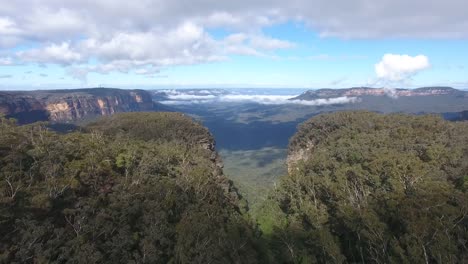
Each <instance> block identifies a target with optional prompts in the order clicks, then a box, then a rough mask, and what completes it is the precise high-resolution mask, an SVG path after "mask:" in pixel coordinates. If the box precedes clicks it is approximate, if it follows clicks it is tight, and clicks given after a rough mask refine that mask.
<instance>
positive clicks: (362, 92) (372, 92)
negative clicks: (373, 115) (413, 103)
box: [292, 87, 468, 100]
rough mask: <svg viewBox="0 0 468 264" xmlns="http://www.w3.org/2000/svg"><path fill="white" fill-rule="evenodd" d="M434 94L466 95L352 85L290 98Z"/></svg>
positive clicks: (454, 91)
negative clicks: (352, 86)
mask: <svg viewBox="0 0 468 264" xmlns="http://www.w3.org/2000/svg"><path fill="white" fill-rule="evenodd" d="M434 95H458V96H464V97H468V93H467V92H464V91H460V90H457V89H454V88H451V87H422V88H418V89H389V88H369V87H354V88H349V89H319V90H310V91H306V92H304V93H303V94H301V95H299V96H297V97H295V98H292V100H315V99H322V98H336V97H357V96H389V97H410V96H434Z"/></svg>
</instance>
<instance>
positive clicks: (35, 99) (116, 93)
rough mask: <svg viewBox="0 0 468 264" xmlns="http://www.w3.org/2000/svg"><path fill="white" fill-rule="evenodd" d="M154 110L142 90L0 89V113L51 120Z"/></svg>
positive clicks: (79, 118) (75, 119)
mask: <svg viewBox="0 0 468 264" xmlns="http://www.w3.org/2000/svg"><path fill="white" fill-rule="evenodd" d="M153 109H154V104H153V101H152V99H151V95H150V94H149V93H148V92H146V91H143V90H121V89H110V88H95V89H75V90H50V91H31V92H0V114H3V115H6V116H10V117H18V116H20V115H25V114H28V113H29V114H30V116H31V115H34V114H37V112H42V113H45V116H48V117H47V119H48V120H50V121H53V122H74V121H78V120H82V119H87V118H93V117H96V116H108V115H112V114H114V113H119V112H138V111H152V110H153ZM21 121H22V120H20V122H21ZM36 121H38V120H36Z"/></svg>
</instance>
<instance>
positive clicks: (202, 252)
mask: <svg viewBox="0 0 468 264" xmlns="http://www.w3.org/2000/svg"><path fill="white" fill-rule="evenodd" d="M212 141H213V139H212V138H211V136H210V134H209V132H208V131H207V130H206V129H205V128H203V127H202V126H201V125H199V124H196V123H194V122H193V121H191V119H189V118H187V117H184V116H183V115H181V114H175V113H174V114H172V113H132V114H122V115H115V116H113V117H111V118H108V119H103V120H101V121H99V122H97V123H94V124H91V125H90V126H89V127H87V128H85V129H84V131H82V132H73V133H69V134H57V133H54V132H52V131H49V130H47V129H46V128H45V126H44V124H41V123H37V124H33V125H27V126H17V125H16V124H15V122H14V121H13V120H8V119H5V118H1V119H0V168H1V170H0V262H1V263H12V262H16V263H23V262H30V263H64V262H72V263H103V262H106V263H188V262H191V263H210V262H217V263H252V262H257V253H256V250H255V248H256V246H255V245H254V243H253V232H254V229H253V228H252V225H251V224H250V222H249V220H247V219H246V217H245V216H244V215H243V213H242V210H243V208H242V206H240V204H241V203H240V202H241V201H240V200H239V199H240V198H239V196H238V195H237V193H236V191H235V189H234V188H233V186H232V184H231V183H230V181H229V180H228V179H227V178H226V177H225V176H224V175H222V171H221V169H220V168H219V167H218V165H217V164H216V160H215V159H216V155H213V151H212V149H210V148H209V147H207V145H206V144H207V143H208V144H212V143H210V142H212Z"/></svg>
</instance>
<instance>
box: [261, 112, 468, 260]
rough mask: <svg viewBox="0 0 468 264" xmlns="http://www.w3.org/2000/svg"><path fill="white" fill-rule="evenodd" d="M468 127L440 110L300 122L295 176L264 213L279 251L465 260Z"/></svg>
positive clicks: (304, 255) (318, 256)
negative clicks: (439, 114)
mask: <svg viewBox="0 0 468 264" xmlns="http://www.w3.org/2000/svg"><path fill="white" fill-rule="evenodd" d="M467 131H468V123H466V122H462V123H451V122H448V121H443V120H442V119H441V118H440V117H436V116H410V115H403V114H389V115H382V114H375V113H370V112H339V113H333V114H328V115H319V116H317V117H314V118H312V119H310V120H308V121H307V122H305V123H303V124H302V125H301V126H300V127H299V130H298V132H297V133H296V134H295V136H294V137H293V138H292V139H291V141H290V145H289V157H288V165H289V175H287V176H285V177H283V178H282V179H281V181H280V184H279V186H278V187H277V188H276V190H275V192H274V193H273V195H272V196H271V198H270V200H269V202H267V203H266V204H265V205H264V209H263V210H264V211H263V214H264V215H263V216H262V217H260V221H261V223H262V228H263V230H266V232H267V234H268V236H269V239H270V245H272V250H273V254H274V256H275V258H276V259H281V260H284V262H291V263H292V262H294V263H325V262H331V263H344V262H345V263H466V262H467V261H468V254H467V252H468V251H467V250H466V241H468V232H467V230H468V218H467V215H468V207H467V205H468V193H467V190H468V178H467V174H466V172H467V171H468V133H467ZM272 219H275V220H272Z"/></svg>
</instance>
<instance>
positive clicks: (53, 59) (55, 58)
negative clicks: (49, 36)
mask: <svg viewBox="0 0 468 264" xmlns="http://www.w3.org/2000/svg"><path fill="white" fill-rule="evenodd" d="M16 55H17V57H18V58H20V59H21V60H22V61H26V62H35V63H44V64H47V63H55V64H62V65H68V64H72V63H75V62H79V61H81V60H82V59H83V57H82V55H81V54H80V53H78V52H76V51H73V50H72V49H71V48H70V44H69V43H67V42H63V43H61V44H59V45H58V44H50V45H48V46H46V47H44V48H42V49H31V50H27V51H20V52H18V53H17V54H16Z"/></svg>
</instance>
